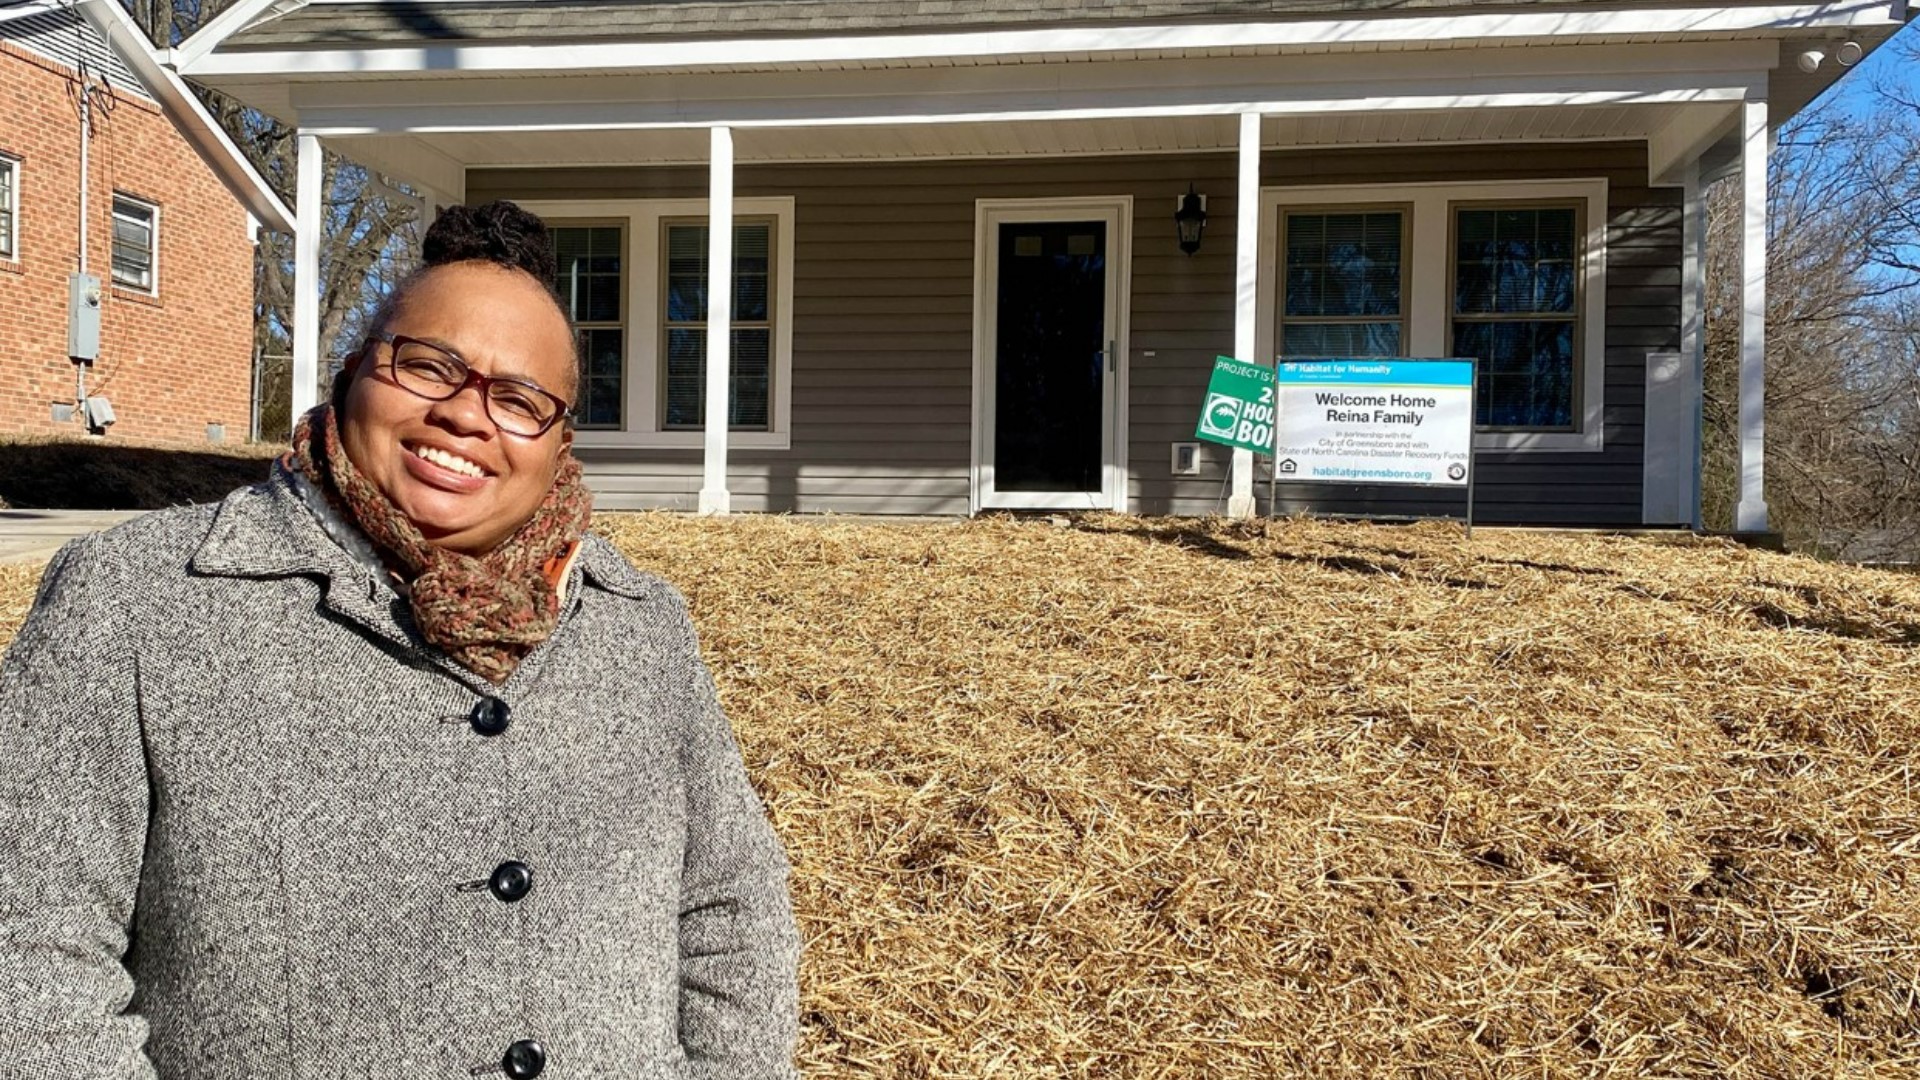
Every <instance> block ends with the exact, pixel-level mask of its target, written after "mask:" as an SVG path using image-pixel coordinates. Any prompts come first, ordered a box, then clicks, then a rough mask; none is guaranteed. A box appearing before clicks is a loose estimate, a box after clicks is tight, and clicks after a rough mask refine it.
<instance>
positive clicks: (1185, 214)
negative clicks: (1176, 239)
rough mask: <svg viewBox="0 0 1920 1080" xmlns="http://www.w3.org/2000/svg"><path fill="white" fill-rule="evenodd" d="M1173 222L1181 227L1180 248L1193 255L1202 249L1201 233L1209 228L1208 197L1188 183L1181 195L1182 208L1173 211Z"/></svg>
mask: <svg viewBox="0 0 1920 1080" xmlns="http://www.w3.org/2000/svg"><path fill="white" fill-rule="evenodd" d="M1173 223H1174V225H1176V226H1177V227H1178V228H1179V229H1180V250H1181V251H1184V252H1186V253H1187V254H1189V255H1191V254H1193V253H1194V252H1196V251H1199V250H1200V234H1201V233H1203V232H1205V231H1206V228H1207V197H1206V196H1205V195H1201V194H1199V193H1197V192H1195V191H1194V190H1193V185H1192V184H1188V185H1187V193H1186V194H1185V195H1182V196H1180V208H1179V209H1178V210H1175V211H1174V212H1173Z"/></svg>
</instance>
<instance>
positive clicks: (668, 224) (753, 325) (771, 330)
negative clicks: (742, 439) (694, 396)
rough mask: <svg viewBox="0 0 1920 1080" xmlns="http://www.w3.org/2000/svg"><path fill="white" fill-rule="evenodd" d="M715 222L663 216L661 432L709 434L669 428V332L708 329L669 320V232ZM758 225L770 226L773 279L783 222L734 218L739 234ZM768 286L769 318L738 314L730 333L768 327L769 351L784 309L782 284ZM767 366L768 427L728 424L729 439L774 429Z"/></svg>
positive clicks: (743, 216)
mask: <svg viewBox="0 0 1920 1080" xmlns="http://www.w3.org/2000/svg"><path fill="white" fill-rule="evenodd" d="M712 221H713V218H712V217H711V216H710V215H706V214H698V215H688V216H679V217H663V218H661V219H660V236H659V238H658V241H657V243H658V246H659V258H660V265H659V266H658V267H657V268H656V270H657V273H658V275H659V276H658V278H657V280H658V281H659V291H660V301H661V303H660V320H659V321H660V330H659V341H658V342H656V343H655V348H656V349H657V352H656V354H655V355H657V356H659V357H660V363H659V365H658V369H657V371H656V372H655V375H656V377H657V378H658V379H659V385H658V386H656V387H655V388H654V393H655V395H656V399H655V400H656V403H657V407H658V410H659V413H658V415H656V416H655V417H654V426H655V427H656V428H658V429H659V430H661V431H673V432H692V433H694V434H696V435H697V434H702V433H704V431H705V428H704V426H703V427H687V426H678V427H674V426H669V425H668V423H667V361H668V352H667V335H668V333H669V331H671V330H674V329H688V328H692V327H699V328H701V329H702V330H704V329H705V328H706V326H707V320H705V319H702V320H700V321H698V322H670V321H668V318H667V316H668V312H667V310H666V290H667V260H668V256H669V255H670V254H671V252H670V250H669V247H668V244H667V230H669V229H672V228H674V227H675V226H688V225H706V226H709V227H710V226H711V223H712ZM758 224H765V225H766V226H767V255H768V263H769V265H768V267H767V274H768V276H769V278H772V277H774V276H775V274H776V270H775V268H774V266H773V265H772V264H773V263H775V262H777V261H778V255H777V253H778V251H779V250H780V220H779V219H778V218H776V217H774V216H773V215H772V214H741V213H736V214H734V215H733V227H734V229H735V230H736V231H738V229H739V228H740V226H742V225H758ZM736 240H737V238H736ZM734 252H735V256H736V258H737V257H738V253H739V248H738V247H737V246H736V247H735V248H734ZM768 285H769V286H770V287H769V288H768V289H767V317H766V318H765V319H764V320H762V319H741V318H740V317H739V316H738V315H735V316H734V317H733V318H732V319H731V320H730V321H729V324H728V329H729V330H753V329H760V328H762V327H764V328H765V329H766V331H767V338H768V341H769V343H770V344H769V348H770V349H771V342H772V341H773V340H774V339H775V338H777V337H778V336H779V324H780V309H779V307H778V306H777V305H776V302H775V301H776V297H775V290H776V289H777V288H778V285H779V282H778V281H769V282H768ZM772 359H773V358H772V357H771V356H769V357H768V360H769V361H771V360H772ZM767 367H768V370H767V426H766V427H764V428H759V427H735V426H733V425H732V424H728V425H727V431H728V432H730V433H731V434H730V435H729V436H728V437H729V438H731V437H732V436H734V435H745V434H749V433H756V432H758V433H764V432H767V431H770V430H772V428H773V399H774V395H775V392H776V390H777V380H776V378H775V372H774V370H773V368H774V365H773V364H772V363H769V364H768V365H767Z"/></svg>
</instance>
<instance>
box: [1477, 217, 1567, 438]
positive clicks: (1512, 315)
mask: <svg viewBox="0 0 1920 1080" xmlns="http://www.w3.org/2000/svg"><path fill="white" fill-rule="evenodd" d="M1462 210H1495V211H1498V210H1571V211H1573V249H1574V250H1573V263H1574V274H1573V308H1572V310H1571V311H1569V312H1567V313H1566V314H1565V315H1564V316H1563V315H1561V314H1560V313H1558V312H1548V313H1542V312H1481V313H1478V314H1474V315H1469V316H1464V317H1463V316H1462V315H1461V314H1460V313H1459V312H1458V311H1457V310H1456V309H1455V303H1454V302H1455V299H1456V296H1455V291H1456V290H1457V289H1458V288H1459V275H1460V211H1462ZM1586 252H1587V207H1586V204H1585V203H1584V202H1583V201H1581V200H1577V199H1455V200H1453V201H1451V202H1449V203H1447V295H1446V304H1447V355H1449V356H1452V355H1453V354H1454V352H1453V335H1454V324H1455V323H1457V322H1481V323H1504V322H1539V323H1545V322H1551V323H1562V322H1566V323H1571V324H1572V325H1573V373H1574V378H1573V402H1572V408H1571V410H1570V411H1571V414H1572V415H1573V417H1574V418H1575V419H1574V422H1573V423H1572V424H1570V425H1566V426H1556V427H1521V426H1515V425H1501V424H1479V423H1476V424H1475V425H1474V431H1476V432H1481V431H1487V432H1501V433H1520V432H1525V433H1535V432H1541V433H1563V432H1564V433H1578V432H1579V430H1580V423H1579V418H1580V417H1581V416H1583V415H1584V412H1583V410H1582V409H1581V398H1583V397H1585V396H1586V387H1585V386H1583V385H1581V379H1580V374H1581V372H1583V371H1585V370H1586V356H1585V353H1586V350H1585V348H1584V344H1585V343H1584V342H1583V341H1582V338H1583V336H1584V335H1582V334H1581V333H1580V315H1581V312H1582V310H1583V308H1584V306H1585V300H1586V290H1587V282H1586V275H1585V274H1583V273H1581V267H1583V266H1584V265H1585V262H1586ZM1476 378H1477V376H1476ZM1474 408H1475V409H1476V410H1477V409H1478V408H1479V402H1475V403H1474Z"/></svg>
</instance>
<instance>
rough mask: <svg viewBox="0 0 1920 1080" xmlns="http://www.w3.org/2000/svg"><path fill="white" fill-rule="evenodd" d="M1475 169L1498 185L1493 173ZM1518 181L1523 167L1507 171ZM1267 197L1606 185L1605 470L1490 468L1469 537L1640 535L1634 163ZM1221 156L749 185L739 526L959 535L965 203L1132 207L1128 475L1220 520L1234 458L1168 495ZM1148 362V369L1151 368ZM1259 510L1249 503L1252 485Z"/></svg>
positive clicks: (642, 473) (639, 180)
mask: <svg viewBox="0 0 1920 1080" xmlns="http://www.w3.org/2000/svg"><path fill="white" fill-rule="evenodd" d="M1489 161H1495V162H1500V163H1503V164H1504V167H1502V168H1498V169H1493V168H1489V167H1488V164H1487V163H1488V162H1489ZM1513 162H1521V163H1524V164H1523V165H1521V166H1516V165H1513V164H1510V163H1513ZM1263 168H1264V170H1265V177H1264V181H1265V183H1267V184H1268V185H1269V186H1277V185H1283V184H1287V183H1301V184H1305V183H1311V184H1334V183H1349V182H1351V183H1368V182H1371V183H1379V182H1384V181H1392V180H1466V179H1476V178H1478V179H1488V180H1506V179H1524V178H1548V177H1562V176H1605V177H1607V178H1608V180H1609V181H1610V192H1611V196H1610V201H1611V205H1610V206H1609V208H1608V215H1609V219H1610V222H1609V261H1608V319H1609V326H1608V329H1607V356H1606V358H1605V359H1606V364H1607V390H1606V414H1607V415H1606V422H1607V430H1606V443H1607V449H1606V450H1605V451H1603V452H1601V453H1586V454H1551V455H1549V454H1537V453H1526V454H1515V453H1498V454H1496V453H1483V454H1481V455H1480V456H1479V457H1478V459H1477V461H1478V463H1479V468H1480V472H1479V493H1478V499H1479V503H1480V506H1479V512H1478V515H1477V516H1478V517H1479V519H1480V520H1483V521H1487V522H1496V521H1500V522H1520V521H1526V522H1541V523H1549V522H1550V523H1557V524H1633V523H1637V522H1638V520H1639V514H1640V423H1641V398H1642V397H1643V396H1644V389H1643V388H1644V368H1645V361H1644V354H1645V353H1646V352H1647V351H1649V350H1657V349H1671V348H1674V347H1676V346H1677V345H1678V326H1679V310H1678V308H1679V278H1678V269H1677V268H1678V266H1679V260H1680V252H1679V209H1678V204H1677V200H1676V199H1674V198H1672V197H1669V195H1668V194H1667V193H1664V192H1655V191H1649V190H1648V189H1647V188H1646V187H1645V175H1646V170H1645V160H1644V154H1643V151H1642V149H1641V148H1640V147H1639V146H1638V145H1604V146H1603V145H1592V144H1585V145H1580V146H1569V147H1540V146H1529V147H1526V148H1524V149H1518V150H1515V149H1502V150H1501V151H1500V152H1499V153H1498V154H1489V153H1488V152H1487V151H1486V149H1484V148H1466V149H1462V148H1449V149H1441V150H1425V151H1421V150H1414V149H1398V150H1391V151H1385V150H1382V151H1345V152H1334V153H1329V152H1323V151H1314V152H1299V153H1274V154H1270V155H1268V157H1267V160H1266V162H1265V164H1264V166H1263ZM1233 169H1234V160H1233V157H1232V156H1231V155H1219V154H1213V155H1196V156H1190V157H1189V156H1155V157H1135V158H1073V159H1025V160H1019V161H1004V162H1002V161H993V162H979V161H967V162H951V163H905V164H869V165H854V164H849V165H806V166H778V167H742V168H741V169H740V170H739V173H738V176H737V178H736V185H737V190H738V193H739V195H741V196H743V197H750V196H764V195H784V196H792V197H793V198H794V200H795V221H794V244H795V250H794V263H795V270H794V304H793V307H794V311H793V330H794V356H793V442H792V449H791V450H787V451H778V452H756V451H744V450H742V451H735V452H734V454H733V455H732V458H731V463H730V479H729V487H730V488H731V490H732V492H733V499H734V506H735V508H736V509H739V510H747V511H793V512H799V513H815V512H828V511H831V512H840V513H897V514H964V513H965V512H966V509H967V502H968V498H967V496H968V490H967V483H968V481H967V475H968V463H969V455H970V438H971V430H970V427H971V420H970V417H971V401H970V398H971V392H972V391H971V386H972V372H973V352H972V336H973V320H972V314H971V308H972V302H973V237H974V201H975V200H976V199H983V198H1044V197H1065V196H1112V195H1132V196H1133V197H1134V211H1135V220H1134V225H1133V262H1132V267H1131V269H1132V278H1133V296H1132V300H1131V344H1132V355H1131V356H1130V357H1129V358H1128V361H1127V362H1128V366H1129V368H1130V372H1129V374H1130V382H1129V393H1130V395H1131V408H1130V414H1129V455H1130V462H1129V464H1130V469H1131V474H1132V479H1131V484H1130V495H1131V498H1132V506H1133V508H1134V509H1135V510H1136V511H1138V512H1141V513H1150V514H1164V513H1175V514H1194V513H1209V512H1214V511H1217V510H1223V509H1224V497H1223V489H1222V483H1223V479H1224V476H1225V463H1226V458H1227V454H1226V453H1225V451H1224V448H1219V447H1214V446H1211V445H1206V444H1203V446H1202V457H1203V461H1204V463H1205V464H1204V469H1203V474H1202V475H1201V476H1199V477H1173V476H1171V475H1169V471H1168V457H1169V449H1168V445H1169V443H1171V442H1174V441H1188V440H1191V438H1192V433H1193V427H1194V418H1195V416H1196V415H1197V409H1198V407H1199V401H1200V398H1201V395H1202V391H1203V389H1204V387H1205V384H1206V380H1207V377H1208V374H1209V372H1210V371H1211V368H1212V361H1213V357H1214V356H1215V355H1217V354H1221V353H1227V352H1231V351H1232V346H1233V258H1234V244H1233V239H1234V238H1233V223H1234V221H1235V213H1236V211H1235V207H1234V199H1233V198H1232V192H1233V190H1234V176H1233ZM1190 182H1191V183H1194V184H1195V185H1196V186H1198V187H1199V189H1200V190H1202V191H1207V192H1210V193H1213V194H1212V195H1211V197H1210V198H1209V202H1208V212H1209V215H1210V217H1209V225H1208V228H1207V234H1206V241H1205V243H1204V245H1203V246H1202V248H1201V251H1200V252H1199V254H1197V255H1194V256H1191V257H1189V256H1186V255H1183V254H1181V253H1180V252H1179V250H1178V248H1177V247H1176V246H1175V237H1174V227H1173V220H1172V211H1173V206H1174V199H1175V197H1176V196H1177V195H1178V194H1179V193H1181V192H1184V191H1185V190H1186V188H1187V185H1188V183H1190ZM705 183H706V177H705V174H704V171H702V170H698V169H685V168H675V169H643V168H632V169H624V168H622V169H593V170H544V169H532V170H527V169H521V170H498V171H476V172H475V173H473V174H472V175H470V176H469V178H468V189H467V193H468V198H469V199H470V200H473V201H482V200H485V199H490V198H521V199H529V200H531V199H566V198H649V197H659V198H665V197H698V196H700V195H701V194H703V193H704V191H705ZM1148 353H1152V354H1153V355H1152V356H1148V355H1147V354H1148ZM580 456H581V458H582V460H583V461H585V462H586V464H587V467H588V474H589V478H590V481H591V483H592V484H593V486H594V488H595V490H596V491H597V492H599V493H600V495H601V504H602V505H604V506H610V507H619V508H629V507H650V506H666V507H680V508H691V507H692V506H693V505H694V503H695V499H696V496H697V493H698V491H699V487H700V454H699V452H698V451H694V450H688V451H679V450H644V451H643V450H620V451H609V450H582V451H581V453H580ZM1259 488H1260V492H1261V498H1262V508H1263V509H1265V505H1264V501H1265V484H1264V482H1263V483H1261V484H1260V485H1259ZM1281 493H1282V497H1281V499H1280V510H1281V511H1282V512H1288V511H1290V510H1301V509H1313V510H1317V511H1321V512H1329V513H1354V514H1413V513H1431V512H1444V511H1447V510H1449V509H1451V504H1449V503H1444V502H1443V503H1436V502H1435V501H1434V500H1433V499H1432V498H1430V497H1422V496H1421V495H1420V494H1419V493H1417V492H1415V493H1411V494H1409V493H1407V492H1405V491H1403V490H1398V489H1384V488H1315V489H1305V488H1301V487H1299V486H1297V485H1296V486H1292V487H1284V486H1283V487H1282V489H1281Z"/></svg>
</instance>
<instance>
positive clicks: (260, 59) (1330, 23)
mask: <svg viewBox="0 0 1920 1080" xmlns="http://www.w3.org/2000/svg"><path fill="white" fill-rule="evenodd" d="M1891 14H1892V13H1891V12H1890V10H1889V8H1888V6H1887V0H1871V2H1848V3H1825V4H1782V5H1767V6H1752V7H1744V6H1743V7H1694V8H1669V9H1664V10H1661V9H1656V10H1647V9H1639V10H1633V11H1589V12H1570V11H1551V12H1517V13H1516V12H1501V13H1495V14H1455V15H1424V16H1411V17H1380V18H1370V19H1306V20H1300V21H1285V22H1227V23H1205V24H1179V25H1165V24H1161V25H1154V24H1152V23H1145V24H1142V23H1134V22H1127V23H1120V24H1116V25H1110V26H1099V27H1085V26H1069V27H1046V28H1043V29H1031V30H981V31H940V32H925V33H890V34H889V33H883V34H873V35H838V36H823V37H779V38H757V39H745V40H742V39H738V38H733V39H729V38H724V37H719V36H715V37H711V38H696V39H692V40H686V39H677V40H669V41H643V42H631V41H628V42H605V43H597V42H577V41H576V42H567V43H551V44H537V45H501V44H485V45H449V44H438V43H436V44H431V45H412V44H410V45H398V46H392V45H389V46H375V47H362V48H351V49H342V48H318V49H275V50H262V51H247V52H229V51H226V50H224V49H218V48H216V49H215V50H214V51H213V52H212V53H211V54H209V55H204V56H199V57H197V58H196V57H190V56H183V57H182V58H181V60H182V67H181V71H182V73H183V74H187V75H191V76H194V77H196V78H209V77H216V76H222V75H253V74H273V75H278V76H281V77H287V76H293V77H298V76H303V75H328V74H338V75H368V74H376V73H408V72H421V71H462V72H487V73H494V74H500V73H513V72H527V73H544V72H550V71H605V72H613V71H632V70H644V69H647V68H678V69H684V68H688V67H706V66H714V67H719V68H737V67H742V66H750V65H751V66H759V65H767V64H800V63H847V62H856V61H865V60H912V59H936V58H945V57H952V58H962V57H995V56H1009V55H1032V54H1058V53H1067V54H1080V53H1092V54H1098V53H1115V52H1129V51H1165V50H1194V51H1209V50H1218V49H1234V48H1261V47H1290V46H1292V47H1311V48H1331V47H1351V46H1356V45H1367V44H1382V43H1388V42H1429V43H1432V42H1442V41H1460V40H1488V41H1494V40H1498V41H1514V40H1525V39H1555V38H1561V39H1564V38H1592V37H1619V38H1635V39H1642V40H1644V39H1645V38H1646V37H1648V36H1658V35H1667V36H1675V37H1680V36H1704V35H1725V34H1738V33H1758V34H1763V35H1778V36H1784V35H1786V34H1788V33H1790V32H1794V31H1804V30H1808V29H1814V28H1819V27H1843V28H1844V27H1851V26H1886V25H1889V24H1891V25H1895V26H1898V25H1899V24H1898V23H1897V22H1895V21H1894V20H1893V19H1892V18H1891ZM189 40H191V39H189Z"/></svg>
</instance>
